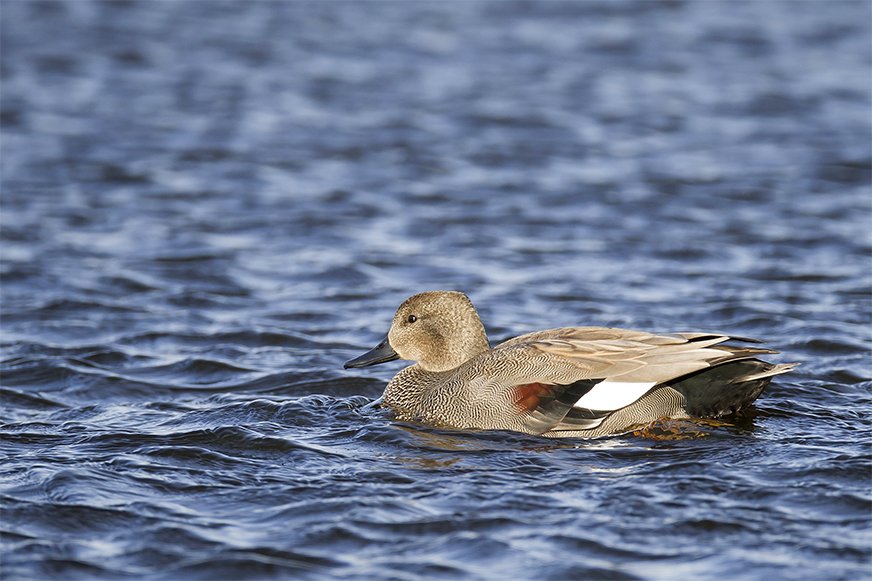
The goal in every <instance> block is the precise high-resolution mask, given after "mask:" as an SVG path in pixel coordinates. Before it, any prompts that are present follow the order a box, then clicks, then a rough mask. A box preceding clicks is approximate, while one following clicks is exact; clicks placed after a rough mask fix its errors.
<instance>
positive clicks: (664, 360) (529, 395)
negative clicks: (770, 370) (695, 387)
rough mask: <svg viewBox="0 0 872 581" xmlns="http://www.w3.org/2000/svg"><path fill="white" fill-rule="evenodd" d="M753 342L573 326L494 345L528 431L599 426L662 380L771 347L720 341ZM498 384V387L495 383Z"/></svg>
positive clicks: (499, 378) (504, 383)
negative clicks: (570, 426)
mask: <svg viewBox="0 0 872 581" xmlns="http://www.w3.org/2000/svg"><path fill="white" fill-rule="evenodd" d="M731 339H733V340H740V341H754V340H750V339H740V338H733V337H730V336H728V335H720V334H711V333H671V334H655V333H646V332H642V331H632V330H628V329H616V328H605V327H568V328H562V329H552V330H549V331H540V332H537V333H531V334H528V335H522V336H521V337H516V338H514V339H511V340H509V341H506V342H505V343H502V344H500V345H498V346H496V347H495V348H494V349H493V350H491V351H490V352H489V357H488V358H489V359H491V365H493V366H495V368H498V369H502V370H507V371H508V373H497V374H495V376H494V380H495V381H496V382H498V383H499V384H500V385H493V384H492V385H490V386H488V387H489V388H490V389H489V391H491V393H493V391H494V390H496V391H503V394H502V398H503V399H504V400H505V399H508V400H509V401H511V402H512V404H513V405H514V406H515V408H516V410H517V412H518V413H519V414H520V416H521V421H522V422H523V424H524V427H525V428H526V429H527V430H530V431H533V432H535V433H544V432H546V431H548V430H551V429H553V428H554V427H555V426H557V425H558V424H561V423H562V424H567V423H571V424H572V425H573V427H574V429H577V430H581V429H590V428H594V427H596V426H598V425H599V424H600V423H601V422H602V421H603V419H604V418H606V417H607V416H608V415H610V414H611V413H613V412H614V411H616V410H618V409H621V408H624V407H626V406H629V405H631V404H633V403H635V402H636V401H638V400H639V399H640V398H642V397H643V396H644V395H645V394H647V393H648V392H649V391H651V390H652V389H654V388H655V387H656V386H657V385H660V384H663V383H667V382H669V381H672V380H674V379H676V378H680V377H684V376H686V375H688V374H692V373H695V372H697V371H701V370H703V369H707V368H709V367H713V366H715V365H719V364H722V363H725V362H728V361H734V360H739V359H747V358H752V357H755V356H756V355H759V354H761V353H774V351H771V350H768V349H760V348H755V347H739V346H732V345H722V344H723V343H725V342H727V341H729V340H731ZM495 388H496V389H495Z"/></svg>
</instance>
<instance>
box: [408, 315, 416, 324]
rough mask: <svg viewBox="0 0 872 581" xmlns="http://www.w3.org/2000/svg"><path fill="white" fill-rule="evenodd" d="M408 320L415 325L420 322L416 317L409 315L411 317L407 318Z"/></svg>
mask: <svg viewBox="0 0 872 581" xmlns="http://www.w3.org/2000/svg"><path fill="white" fill-rule="evenodd" d="M406 320H407V321H409V322H410V323H414V322H415V321H417V320H418V317H416V316H415V315H409V316H408V317H407V318H406Z"/></svg>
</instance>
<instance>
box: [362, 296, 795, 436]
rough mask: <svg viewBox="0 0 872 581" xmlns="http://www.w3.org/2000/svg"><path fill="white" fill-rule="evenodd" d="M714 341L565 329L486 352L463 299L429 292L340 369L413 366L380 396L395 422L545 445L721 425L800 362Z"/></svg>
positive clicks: (715, 337) (704, 336)
mask: <svg viewBox="0 0 872 581" xmlns="http://www.w3.org/2000/svg"><path fill="white" fill-rule="evenodd" d="M728 341H733V342H736V341H738V342H744V343H749V342H750V343H759V342H760V341H757V340H755V339H746V338H740V337H730V336H727V335H720V334H713V333H665V334H664V333H647V332H644V331H631V330H628V329H616V328H609V327H564V328H560V329H550V330H547V331H537V332H534V333H529V334H527V335H521V336H520V337H515V338H514V339H510V340H508V341H505V342H504V343H501V344H499V345H497V346H496V347H493V348H491V347H490V345H489V343H488V339H487V334H486V333H485V330H484V326H483V325H482V323H481V319H480V318H479V316H478V313H477V312H476V310H475V307H474V306H473V304H472V302H471V301H470V300H469V298H468V297H467V296H466V295H465V294H463V293H461V292H455V291H431V292H424V293H420V294H416V295H414V296H412V297H410V298H408V299H406V301H405V302H403V304H401V305H400V307H399V309H397V312H396V314H395V315H394V319H393V323H392V324H391V328H390V331H389V333H388V335H387V337H386V338H385V339H384V341H382V342H381V343H380V344H379V345H378V346H377V347H375V348H374V349H372V350H371V351H369V352H367V353H365V354H363V355H361V356H360V357H357V358H355V359H352V360H350V361H348V362H347V363H345V368H346V369H348V368H355V367H367V366H369V365H376V364H378V363H384V362H387V361H392V360H395V359H406V360H409V361H413V362H415V363H414V364H413V365H410V366H409V367H406V368H405V369H403V370H401V371H400V372H399V373H397V375H396V376H395V377H394V378H393V379H392V380H391V381H390V383H388V385H387V387H386V388H385V392H384V396H383V399H382V405H383V406H387V407H389V408H391V409H392V410H393V411H394V413H395V414H396V416H397V418H398V419H400V420H419V421H423V422H426V423H429V424H433V425H437V426H445V427H452V428H460V429H478V430H515V431H518V432H525V433H528V434H539V435H544V436H550V437H580V438H585V437H599V436H605V435H610V434H620V433H626V432H629V431H631V430H633V429H636V428H638V427H641V426H645V425H648V424H650V423H651V422H654V421H655V420H658V419H663V418H688V417H699V418H703V417H719V416H725V415H729V414H731V413H734V412H736V411H738V410H740V409H742V408H744V407H746V406H748V405H749V404H751V402H753V401H754V400H755V399H757V397H758V396H759V395H760V394H761V393H762V392H763V389H764V388H765V387H766V386H767V385H768V384H769V382H770V380H771V379H772V377H773V376H775V375H778V374H781V373H786V372H788V371H790V370H791V369H793V368H794V367H795V366H796V364H793V363H788V364H780V365H775V364H772V363H767V362H765V361H761V360H760V359H757V356H758V355H762V354H770V353H777V351H772V350H770V349H762V348H759V347H749V346H736V345H732V344H727V342H728Z"/></svg>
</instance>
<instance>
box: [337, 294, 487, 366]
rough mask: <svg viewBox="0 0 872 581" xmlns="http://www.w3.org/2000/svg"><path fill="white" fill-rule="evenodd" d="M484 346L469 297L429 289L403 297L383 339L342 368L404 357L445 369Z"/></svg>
mask: <svg viewBox="0 0 872 581" xmlns="http://www.w3.org/2000/svg"><path fill="white" fill-rule="evenodd" d="M488 349H489V346H488V342H487V335H486V334H485V330H484V326H483V325H482V324H481V320H480V319H479V318H478V313H477V312H476V311H475V307H474V306H473V305H472V301H470V300H469V297H467V296H466V295H465V294H463V293H461V292H456V291H430V292H425V293H420V294H417V295H414V296H411V297H409V298H408V299H406V300H405V301H404V302H403V304H401V305H400V308H398V309H397V313H396V314H395V315H394V320H393V323H392V324H391V329H390V331H389V332H388V336H387V337H386V338H385V340H384V341H382V342H381V343H380V344H379V345H378V346H377V347H375V348H374V349H372V350H371V351H369V352H367V353H364V354H363V355H361V356H360V357H357V358H355V359H352V360H351V361H348V362H347V363H346V364H345V368H346V369H347V368H349V367H366V366H368V365H376V364H377V363H384V362H385V361H392V360H394V359H407V360H409V361H415V362H417V363H418V365H420V366H421V367H422V368H423V369H425V370H427V371H447V370H449V369H454V368H455V367H457V366H459V365H461V364H462V363H464V362H465V361H468V360H469V359H471V358H473V357H475V356H476V355H479V354H481V353H483V352H485V351H487V350H488Z"/></svg>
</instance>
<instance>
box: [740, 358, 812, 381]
mask: <svg viewBox="0 0 872 581" xmlns="http://www.w3.org/2000/svg"><path fill="white" fill-rule="evenodd" d="M797 366H799V363H779V364H778V365H772V366H771V367H770V368H769V369H764V370H762V371H759V372H757V373H752V374H750V375H743V376H742V377H737V378H735V379H733V380H732V382H731V383H741V382H743V381H754V380H756V379H765V378H767V377H773V376H775V375H781V374H782V373H787V372H788V371H791V370H792V369H794V368H795V367H797Z"/></svg>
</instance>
